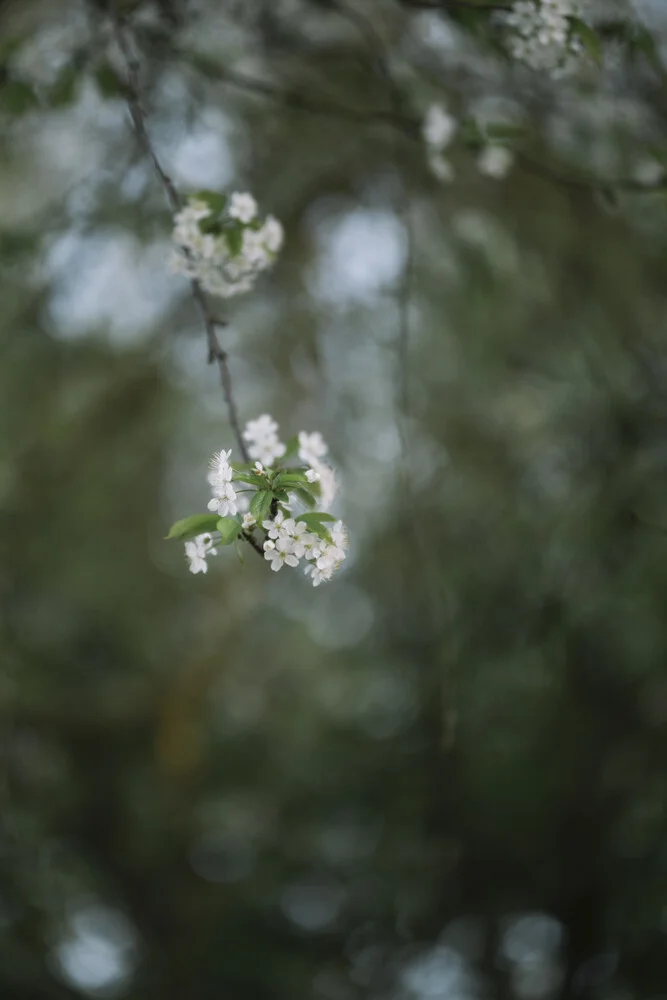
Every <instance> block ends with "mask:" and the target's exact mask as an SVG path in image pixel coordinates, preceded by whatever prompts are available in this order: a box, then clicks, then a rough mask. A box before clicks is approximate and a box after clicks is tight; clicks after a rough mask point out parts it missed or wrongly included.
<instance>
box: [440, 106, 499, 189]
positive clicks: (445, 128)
mask: <svg viewBox="0 0 667 1000" xmlns="http://www.w3.org/2000/svg"><path fill="white" fill-rule="evenodd" d="M456 128H457V122H456V119H455V118H454V117H453V116H452V115H450V113H449V112H448V111H447V110H446V108H444V107H443V105H442V104H432V105H431V106H430V107H429V109H428V111H427V112H426V115H425V117H424V120H423V122H422V136H423V139H424V143H425V145H426V157H427V160H428V165H429V167H430V168H431V172H432V173H433V175H434V177H437V179H438V180H439V181H451V180H453V178H454V168H453V167H452V165H451V163H450V161H449V160H448V159H447V157H446V156H445V150H446V149H447V147H448V146H449V144H450V143H451V141H452V139H453V137H454V133H455V132H456ZM513 162H514V156H513V154H512V151H511V150H510V149H508V148H507V146H504V145H502V144H500V143H497V142H488V143H487V144H486V145H484V146H483V147H482V149H481V151H480V153H479V156H478V157H477V168H478V170H479V171H480V173H482V174H485V175H486V176H487V177H492V178H494V179H495V180H502V178H503V177H505V176H506V175H507V173H508V172H509V170H510V168H511V166H512V164H513Z"/></svg>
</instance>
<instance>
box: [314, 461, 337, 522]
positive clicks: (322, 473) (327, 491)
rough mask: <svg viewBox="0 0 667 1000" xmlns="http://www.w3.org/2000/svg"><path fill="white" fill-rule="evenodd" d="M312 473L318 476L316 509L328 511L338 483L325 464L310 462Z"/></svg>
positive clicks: (332, 471) (328, 466) (334, 497)
mask: <svg viewBox="0 0 667 1000" xmlns="http://www.w3.org/2000/svg"><path fill="white" fill-rule="evenodd" d="M312 467H313V471H314V472H316V473H317V475H318V476H319V480H318V482H319V484H320V498H319V503H318V507H319V509H320V510H323V511H327V512H328V511H329V510H330V509H331V506H332V504H333V502H334V500H335V499H336V494H337V493H338V481H337V479H336V473H335V472H334V470H333V469H332V468H331V466H330V465H327V463H326V462H318V461H316V462H312Z"/></svg>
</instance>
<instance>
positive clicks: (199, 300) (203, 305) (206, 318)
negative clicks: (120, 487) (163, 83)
mask: <svg viewBox="0 0 667 1000" xmlns="http://www.w3.org/2000/svg"><path fill="white" fill-rule="evenodd" d="M111 20H112V24H113V29H114V37H115V40H116V43H117V45H118V48H119V49H120V52H121V55H122V57H123V60H124V62H125V70H126V79H125V81H124V83H125V97H126V101H127V106H128V109H129V112H130V116H131V118H132V124H133V125H134V131H135V133H136V135H137V138H138V139H139V142H140V143H141V145H142V147H143V149H144V151H145V153H146V155H147V156H148V158H149V159H150V161H151V163H152V164H153V168H154V170H155V173H156V174H157V176H158V178H159V180H160V183H161V184H162V187H163V188H164V191H165V194H166V196H167V200H168V202H169V207H170V208H171V210H172V212H174V213H176V212H178V211H179V209H180V208H181V199H180V197H179V194H178V191H177V190H176V187H175V185H174V182H173V181H172V179H171V177H170V176H169V174H168V173H167V171H166V170H165V169H164V167H163V166H162V163H161V162H160V158H159V157H158V155H157V153H156V151H155V147H154V146H153V143H152V142H151V138H150V136H149V134H148V130H147V128H146V114H145V111H144V108H143V105H142V103H141V96H140V95H141V88H140V66H139V62H138V60H137V58H136V56H135V55H134V52H133V50H132V46H131V45H130V43H129V41H128V39H127V36H126V34H125V26H124V24H123V20H122V16H121V14H120V13H119V12H118V11H117V10H116V9H115V7H113V6H112V8H111ZM190 287H191V289H192V297H193V299H194V301H195V303H196V305H197V308H198V310H199V313H200V315H201V319H202V322H203V324H204V329H205V331H206V342H207V345H208V363H209V364H216V365H217V366H218V371H219V373H220V385H221V387H222V394H223V396H224V399H225V404H226V406H227V415H228V417H229V423H230V424H231V427H232V430H233V432H234V437H235V438H236V443H237V445H238V448H239V451H240V452H241V455H242V456H243V461H244V462H247V461H248V451H247V448H246V445H245V441H244V440H243V434H242V433H241V424H240V421H239V415H238V410H237V407H236V402H235V400H234V394H233V391H232V378H231V373H230V370H229V359H228V356H227V352H226V351H225V350H224V349H223V348H222V346H221V344H220V341H219V340H218V335H217V332H216V327H218V326H220V325H221V323H222V321H221V320H219V319H216V317H215V316H214V315H213V313H212V312H211V309H210V307H209V304H208V302H207V300H206V296H205V295H204V290H203V289H202V287H201V284H200V283H199V281H197V279H196V278H191V279H190Z"/></svg>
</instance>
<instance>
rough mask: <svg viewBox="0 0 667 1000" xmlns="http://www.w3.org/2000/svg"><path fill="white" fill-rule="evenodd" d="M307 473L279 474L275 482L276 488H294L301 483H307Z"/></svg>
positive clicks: (290, 472)
mask: <svg viewBox="0 0 667 1000" xmlns="http://www.w3.org/2000/svg"><path fill="white" fill-rule="evenodd" d="M307 482H308V480H307V478H306V473H305V472H292V471H291V470H290V471H289V472H279V473H278V475H277V476H276V478H275V479H274V480H273V485H274V486H294V485H295V484H299V483H307Z"/></svg>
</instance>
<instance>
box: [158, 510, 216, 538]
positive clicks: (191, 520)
mask: <svg viewBox="0 0 667 1000" xmlns="http://www.w3.org/2000/svg"><path fill="white" fill-rule="evenodd" d="M219 519H220V518H219V515H218V514H193V515H192V517H184V518H182V519H181V520H180V521H176V523H175V524H172V526H171V528H170V529H169V534H168V535H167V538H177V539H179V540H180V541H183V542H185V541H187V539H188V538H195V537H196V536H197V535H203V534H204V533H205V532H212V531H215V530H216V527H217V522H218V521H219Z"/></svg>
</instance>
